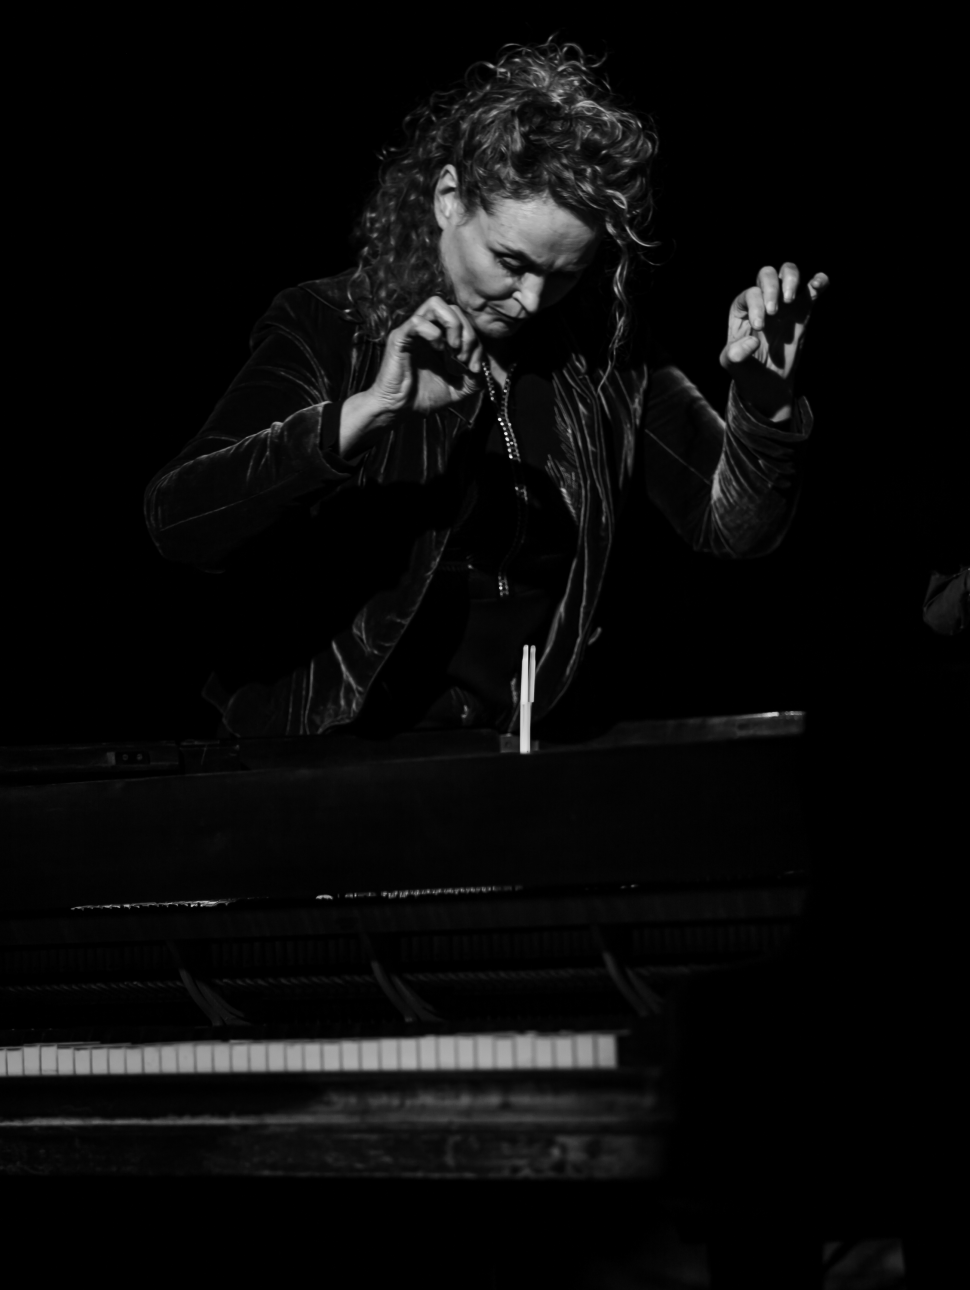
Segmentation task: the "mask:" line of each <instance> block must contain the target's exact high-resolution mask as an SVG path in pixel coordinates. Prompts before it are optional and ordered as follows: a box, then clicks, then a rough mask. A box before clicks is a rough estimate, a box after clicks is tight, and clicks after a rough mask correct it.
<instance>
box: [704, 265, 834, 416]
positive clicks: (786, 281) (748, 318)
mask: <svg viewBox="0 0 970 1290" xmlns="http://www.w3.org/2000/svg"><path fill="white" fill-rule="evenodd" d="M828 284H829V280H828V277H827V276H826V274H824V273H816V274H815V276H814V277H813V278H812V279H810V281H809V282H808V284H807V286H802V285H801V283H800V275H799V272H798V266H797V265H795V264H792V263H791V262H790V261H786V262H785V263H784V264H783V265H782V266H781V268H780V269H774V268H772V266H771V265H766V266H765V267H764V268H763V269H762V270H761V272H760V273H759V274H758V283H757V286H754V287H748V289H747V290H746V291H742V292H741V294H740V295H739V296H737V298H736V299H735V301H734V303H733V304H732V305H731V311H730V313H729V314H728V335H727V344H726V345H725V346H724V349H723V350H722V351H721V366H722V367H724V368H726V369H727V370H728V371H729V372H731V374H732V376H733V377H734V381H735V384H736V385H737V387H738V393H739V394H740V395H741V397H742V399H744V400H745V402H747V403H750V404H752V406H754V407H755V408H756V409H757V410H758V411H760V412H763V413H764V414H765V415H767V416H769V417H771V418H773V419H774V420H778V421H780V420H782V419H783V418H785V417H787V416H789V415H790V413H791V403H792V392H791V387H792V378H793V375H794V371H795V366H796V364H797V362H798V355H799V351H800V350H801V347H802V341H803V339H804V336H805V328H806V326H807V324H808V318H809V314H810V313H811V310H812V305H813V304H814V303H815V301H816V300H817V299H818V297H819V295H820V294H821V293H822V292H823V291H824V290H825V288H826V287H827V286H828Z"/></svg>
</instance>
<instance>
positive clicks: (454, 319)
mask: <svg viewBox="0 0 970 1290" xmlns="http://www.w3.org/2000/svg"><path fill="white" fill-rule="evenodd" d="M415 317H416V318H427V319H430V320H431V321H433V322H436V323H437V324H438V326H439V327H440V328H441V330H442V332H443V333H444V335H445V337H446V339H447V342H448V346H449V348H451V349H453V350H460V349H461V343H462V326H461V320H460V319H459V317H458V314H457V313H456V312H455V310H454V309H453V308H452V307H451V305H449V304H446V303H445V302H444V300H442V299H441V297H440V296H430V297H429V298H428V299H427V300H426V301H425V302H424V304H423V305H421V307H420V308H419V309H418V310H417V312H416V313H415Z"/></svg>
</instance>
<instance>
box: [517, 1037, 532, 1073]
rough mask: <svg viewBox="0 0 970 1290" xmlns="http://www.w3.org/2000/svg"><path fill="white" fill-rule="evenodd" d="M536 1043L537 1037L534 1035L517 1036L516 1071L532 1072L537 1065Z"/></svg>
mask: <svg viewBox="0 0 970 1290" xmlns="http://www.w3.org/2000/svg"><path fill="white" fill-rule="evenodd" d="M535 1042H536V1037H535V1035H532V1034H526V1035H516V1036H515V1038H514V1046H515V1056H514V1066H515V1069H516V1070H520V1071H528V1070H532V1068H533V1066H534V1065H535V1060H536V1058H535Z"/></svg>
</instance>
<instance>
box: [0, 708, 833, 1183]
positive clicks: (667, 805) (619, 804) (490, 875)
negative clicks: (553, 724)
mask: <svg viewBox="0 0 970 1290" xmlns="http://www.w3.org/2000/svg"><path fill="white" fill-rule="evenodd" d="M803 729H804V719H803V714H801V713H798V712H772V713H760V714H753V715H742V716H723V717H709V718H687V719H682V720H670V721H646V722H642V721H641V722H627V723H621V724H619V725H616V726H614V727H613V728H612V729H610V730H609V731H607V732H605V733H603V734H601V735H598V736H596V737H594V738H588V739H586V740H584V741H583V742H558V743H549V742H542V741H540V742H539V743H538V744H536V745H534V747H533V751H532V753H531V754H530V755H521V754H520V753H519V750H518V741H517V740H511V739H509V738H507V737H502V736H500V735H498V734H495V733H493V732H488V731H462V732H455V733H447V734H442V733H421V734H419V733H414V734H410V735H406V736H398V737H396V738H392V739H385V740H364V739H359V738H354V737H350V736H343V737H333V738H330V737H323V738H316V739H312V738H301V739H264V740H245V739H243V740H212V741H184V742H151V741H146V742H142V743H127V744H98V745H91V746H71V747H36V748H26V747H17V748H8V749H4V750H0V815H2V836H3V839H4V846H3V860H2V864H3V882H2V884H0V945H2V961H0V1173H7V1174H27V1173H72V1172H74V1173H84V1174H98V1173H104V1174H115V1175H118V1174H120V1175H124V1174H237V1173H238V1174H243V1173H245V1174H253V1173H256V1174H260V1173H262V1174H310V1175H316V1176H329V1177H332V1178H338V1177H342V1178H350V1177H367V1178H381V1177H386V1178H402V1177H405V1178H419V1177H420V1178H429V1179H430V1178H439V1179H440V1178H457V1177H464V1178H479V1179H502V1178H587V1179H597V1178H600V1179H620V1178H638V1179H658V1178H660V1177H661V1176H662V1174H663V1170H664V1160H665V1150H666V1144H667V1140H668V1135H669V1128H670V1120H671V1114H670V1107H669V1105H668V1098H667V1094H666V1085H665V1079H664V1051H665V1026H666V1014H667V1009H668V1001H669V999H670V996H671V992H675V991H676V990H677V989H678V987H679V986H680V985H681V983H683V982H685V981H688V980H690V979H691V978H692V977H695V976H696V975H697V974H701V973H707V972H710V971H712V970H714V969H717V968H720V967H723V966H725V965H728V964H736V963H742V962H746V961H751V960H757V959H764V958H765V957H766V956H770V955H772V954H773V953H774V952H775V951H777V950H778V949H779V948H781V947H782V946H783V945H784V944H785V943H786V941H787V939H788V938H789V937H790V936H791V933H792V930H793V928H794V926H795V924H796V923H797V921H798V919H799V917H800V914H801V910H802V906H803V902H804V899H805V893H806V885H807V879H808V868H809V865H808V853H807V847H806V842H805V834H804V828H803V824H802V820H801V816H800V810H799V800H798V794H797V783H798V768H799V757H800V755H801V736H802V734H803Z"/></svg>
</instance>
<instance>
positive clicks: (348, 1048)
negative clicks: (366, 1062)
mask: <svg viewBox="0 0 970 1290" xmlns="http://www.w3.org/2000/svg"><path fill="white" fill-rule="evenodd" d="M340 1069H341V1070H342V1071H343V1072H344V1073H345V1074H346V1073H347V1072H348V1071H359V1070H360V1049H359V1048H358V1046H357V1044H356V1043H355V1042H354V1041H353V1040H351V1039H342V1040H341V1041H340Z"/></svg>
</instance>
